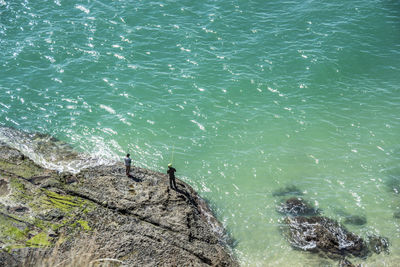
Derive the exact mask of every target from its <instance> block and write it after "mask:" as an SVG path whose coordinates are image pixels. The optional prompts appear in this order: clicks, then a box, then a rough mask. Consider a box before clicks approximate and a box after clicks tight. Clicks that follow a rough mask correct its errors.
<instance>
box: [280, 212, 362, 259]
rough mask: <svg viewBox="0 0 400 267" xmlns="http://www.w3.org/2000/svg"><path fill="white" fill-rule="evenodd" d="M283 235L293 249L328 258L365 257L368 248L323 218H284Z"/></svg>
mask: <svg viewBox="0 0 400 267" xmlns="http://www.w3.org/2000/svg"><path fill="white" fill-rule="evenodd" d="M284 223H285V226H284V227H283V233H284V234H285V236H286V237H287V239H288V241H289V242H290V243H291V245H292V246H293V247H295V248H298V249H302V250H306V251H310V252H316V253H319V252H321V253H323V254H325V255H327V256H328V257H330V258H341V257H344V256H349V255H350V256H356V257H365V256H366V255H367V254H368V247H367V244H366V243H365V241H364V240H363V239H362V238H360V237H358V236H357V235H355V234H353V233H351V232H348V231H347V230H346V229H345V228H344V227H342V226H340V225H339V224H338V223H337V222H336V221H334V220H331V219H329V218H327V217H323V216H311V217H304V216H297V217H286V218H285V220H284Z"/></svg>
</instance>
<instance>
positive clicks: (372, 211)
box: [0, 0, 400, 266]
mask: <svg viewBox="0 0 400 267" xmlns="http://www.w3.org/2000/svg"><path fill="white" fill-rule="evenodd" d="M0 126H2V128H1V129H2V130H1V131H2V132H0V140H3V141H6V142H8V143H9V144H11V145H14V146H18V147H19V148H21V149H22V150H24V151H26V152H28V153H29V154H30V156H32V157H35V156H36V159H37V160H38V161H39V162H40V161H41V163H42V164H46V159H45V158H44V157H41V156H40V155H35V153H36V154H38V153H40V152H37V150H35V149H32V147H30V145H31V144H30V142H29V141H27V142H25V141H24V142H22V141H21V138H20V136H19V135H18V134H17V135H10V134H7V133H9V131H10V129H14V130H15V131H23V132H30V133H33V132H40V133H45V134H50V135H53V136H55V137H56V138H58V139H60V140H62V141H65V142H67V143H69V144H71V145H72V146H73V147H74V149H76V150H77V151H79V152H81V153H85V154H86V155H88V157H90V158H96V159H98V161H99V162H100V161H101V162H104V161H110V162H111V161H114V160H122V158H123V157H124V155H125V154H126V153H127V152H129V153H130V154H131V155H132V158H133V161H134V164H135V165H136V166H140V167H145V168H150V169H152V170H157V171H162V172H165V170H166V166H167V164H168V163H170V162H172V163H173V165H174V166H175V167H176V169H177V175H178V177H179V178H180V179H182V180H184V181H185V182H187V183H189V184H190V185H192V186H193V187H194V188H195V189H196V190H197V191H198V192H199V193H200V195H201V196H202V197H204V198H205V199H206V200H207V201H208V202H209V203H210V206H211V207H212V209H213V211H214V212H215V214H216V215H217V217H218V218H219V220H220V221H222V222H223V224H224V226H225V227H226V229H227V232H228V234H229V236H230V237H231V239H232V240H233V242H232V246H233V252H234V254H235V255H236V256H237V257H238V259H239V261H240V263H241V265H242V266H336V263H335V262H334V261H331V260H328V259H322V258H319V257H318V256H316V255H312V254H310V253H307V252H304V251H297V250H293V249H292V248H291V247H290V245H289V243H288V242H287V241H286V240H285V239H284V238H283V237H282V235H281V233H280V231H279V227H280V225H281V223H282V215H280V214H278V213H277V212H276V206H277V205H278V204H279V203H280V201H281V200H282V198H283V197H279V196H277V197H274V196H273V195H274V192H276V190H279V189H280V188H284V187H285V186H293V185H294V186H296V187H297V188H298V189H299V190H300V191H301V192H302V193H303V198H305V199H306V200H307V201H309V202H310V203H312V204H313V205H314V206H316V207H318V208H319V209H321V210H322V214H323V215H325V216H328V217H330V218H333V219H335V220H338V221H340V222H343V220H344V219H343V218H344V217H343V214H353V215H360V216H365V217H366V219H367V223H366V224H365V225H362V226H355V225H346V227H347V228H348V229H349V230H351V231H353V232H354V233H356V234H358V235H360V236H361V237H363V238H366V237H367V236H368V235H372V234H377V235H381V236H385V237H388V238H389V240H390V244H391V245H390V253H389V254H387V253H381V254H379V255H373V256H371V257H369V258H368V259H366V260H359V259H351V260H352V261H353V262H354V263H362V264H363V266H395V265H396V264H397V263H398V262H399V260H400V238H399V237H400V226H399V224H400V219H396V218H395V216H394V215H395V214H396V212H399V211H400V195H399V192H398V190H399V189H400V165H399V164H400V144H399V140H400V2H399V1H395V0H367V1H359V0H355V1H339V0H330V1H310V0H308V1H277V0H271V1H265V0H253V1H241V0H234V1H231V0H227V1H212V0H205V1H166V0H160V1H139V0H137V1H128V0H118V1H111V0H86V1H66V0H54V1H33V0H19V1H11V0H0ZM18 136H19V137H18ZM21 142H22V144H21ZM50 160H51V159H50ZM48 161H49V159H47V163H48ZM90 162H92V160H91V161H90ZM51 166H52V167H54V168H56V169H60V170H64V169H65V168H66V165H65V162H63V161H57V160H53V162H52V163H51ZM67 170H70V171H74V169H73V168H72V170H71V166H68V168H67ZM77 170H79V168H78V169H75V171H77Z"/></svg>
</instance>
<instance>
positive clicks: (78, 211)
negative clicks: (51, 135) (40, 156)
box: [0, 142, 238, 266]
mask: <svg viewBox="0 0 400 267" xmlns="http://www.w3.org/2000/svg"><path fill="white" fill-rule="evenodd" d="M43 149H45V148H43ZM177 185H178V190H171V189H170V188H169V180H168V178H167V176H166V175H165V174H161V173H158V172H153V171H150V170H146V169H141V168H136V167H133V168H132V171H131V177H126V175H125V169H124V166H123V164H122V163H121V164H120V163H118V164H115V165H112V166H98V167H92V168H86V169H84V170H82V171H81V172H79V173H77V174H70V173H58V172H56V171H51V170H48V169H44V168H42V167H40V166H38V165H36V164H35V163H34V162H33V161H32V160H30V159H29V158H28V157H27V156H26V155H25V156H24V155H23V154H22V153H20V152H19V151H18V150H16V149H13V148H10V147H8V146H7V145H5V144H4V143H1V142H0V188H1V190H0V191H1V194H0V248H1V250H0V251H1V252H0V266H21V264H22V263H24V262H25V261H26V255H27V253H26V252H27V251H29V253H31V252H32V251H37V250H44V251H50V250H51V248H52V247H53V246H54V245H55V244H57V246H58V255H57V257H59V258H60V260H62V259H66V258H68V252H70V251H73V250H74V249H75V247H74V246H75V244H78V243H82V242H86V241H85V239H87V238H88V236H90V238H92V239H94V241H93V242H94V243H95V244H96V247H97V248H98V249H97V251H96V255H97V257H100V258H113V259H118V260H119V263H120V265H121V266H238V263H237V261H236V260H235V259H234V258H233V257H232V256H231V253H230V250H229V248H228V247H227V246H226V245H225V244H226V235H225V234H224V232H223V228H222V225H221V224H220V223H219V222H218V221H217V220H216V219H215V217H214V216H213V215H212V213H211V211H210V210H209V208H208V206H207V204H206V203H205V202H204V201H203V200H202V199H201V198H200V197H199V196H198V195H197V193H196V192H195V191H194V190H193V189H192V188H191V187H190V186H189V185H187V184H186V183H184V182H182V181H180V180H177ZM4 264H5V265H4Z"/></svg>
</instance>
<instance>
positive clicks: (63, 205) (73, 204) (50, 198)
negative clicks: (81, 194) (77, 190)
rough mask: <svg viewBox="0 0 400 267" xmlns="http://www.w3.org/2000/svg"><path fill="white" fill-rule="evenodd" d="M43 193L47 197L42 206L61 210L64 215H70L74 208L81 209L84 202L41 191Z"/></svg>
mask: <svg viewBox="0 0 400 267" xmlns="http://www.w3.org/2000/svg"><path fill="white" fill-rule="evenodd" d="M43 192H44V193H45V195H46V196H47V199H46V200H45V201H44V204H47V205H48V206H50V207H52V208H56V209H59V210H61V211H62V212H64V213H70V212H71V211H72V210H73V209H75V208H81V207H83V204H84V201H83V200H81V199H79V198H77V197H73V196H69V195H60V194H57V193H55V192H53V191H50V190H46V189H43Z"/></svg>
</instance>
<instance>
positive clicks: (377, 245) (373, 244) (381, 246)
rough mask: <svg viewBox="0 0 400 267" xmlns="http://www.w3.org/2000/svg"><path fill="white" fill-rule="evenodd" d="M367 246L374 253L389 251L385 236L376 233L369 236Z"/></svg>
mask: <svg viewBox="0 0 400 267" xmlns="http://www.w3.org/2000/svg"><path fill="white" fill-rule="evenodd" d="M368 246H369V248H370V250H371V251H373V252H375V253H376V254H380V253H381V252H386V253H388V252H389V240H388V239H387V238H386V237H382V236H376V235H374V236H369V237H368Z"/></svg>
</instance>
